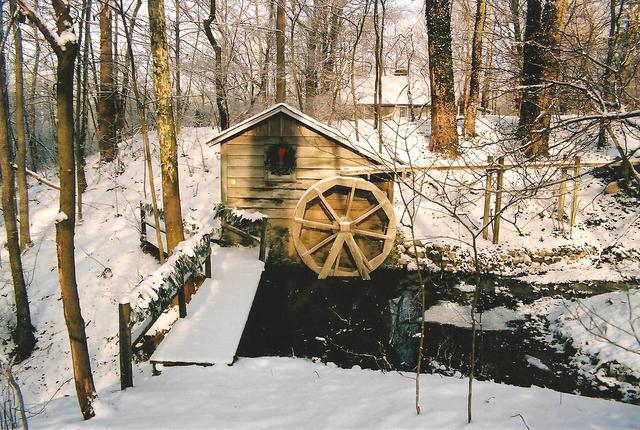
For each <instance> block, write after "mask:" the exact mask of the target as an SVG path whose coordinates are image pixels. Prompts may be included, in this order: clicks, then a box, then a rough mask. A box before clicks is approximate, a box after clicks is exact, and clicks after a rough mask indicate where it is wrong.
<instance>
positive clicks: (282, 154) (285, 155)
mask: <svg viewBox="0 0 640 430" xmlns="http://www.w3.org/2000/svg"><path fill="white" fill-rule="evenodd" d="M264 166H265V167H266V169H267V170H268V171H269V173H271V174H272V175H277V176H285V175H290V174H292V173H293V171H294V170H296V147H295V146H294V145H290V144H288V143H284V142H280V143H276V144H275V145H271V146H269V147H268V148H267V156H266V159H265V162H264Z"/></svg>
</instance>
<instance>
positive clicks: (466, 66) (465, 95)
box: [458, 0, 472, 115]
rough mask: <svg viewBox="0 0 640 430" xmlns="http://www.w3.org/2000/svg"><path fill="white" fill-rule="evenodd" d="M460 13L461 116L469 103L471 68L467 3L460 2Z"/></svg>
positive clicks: (470, 38)
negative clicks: (461, 14) (462, 23)
mask: <svg viewBox="0 0 640 430" xmlns="http://www.w3.org/2000/svg"><path fill="white" fill-rule="evenodd" d="M462 13H463V19H464V41H465V43H464V60H463V63H462V65H463V68H462V73H463V75H464V80H463V84H462V93H461V94H460V98H459V99H458V112H459V113H460V114H461V115H464V113H465V112H466V110H467V103H468V101H469V80H470V72H471V70H470V66H471V46H472V36H471V9H470V6H469V3H468V2H467V1H466V0H465V1H463V2H462Z"/></svg>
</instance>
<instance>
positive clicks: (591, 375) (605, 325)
mask: <svg viewBox="0 0 640 430" xmlns="http://www.w3.org/2000/svg"><path fill="white" fill-rule="evenodd" d="M547 319H548V320H549V322H550V328H551V330H552V331H553V332H555V333H556V334H558V335H559V336H560V337H561V338H565V339H568V340H569V341H570V342H571V345H572V346H573V347H574V348H575V349H576V350H577V354H576V355H575V356H574V358H573V362H574V365H575V366H576V367H577V368H579V369H580V374H581V377H583V378H585V379H587V380H591V381H592V384H593V385H599V386H602V387H612V386H619V387H621V388H622V389H621V391H622V392H624V390H625V389H626V390H627V392H628V393H629V395H633V393H634V392H635V391H637V389H638V385H639V384H640V289H632V290H629V291H616V292H613V293H608V294H600V295H597V296H594V297H589V298H587V299H583V300H575V301H571V302H565V301H562V302H561V303H557V304H556V306H555V308H554V309H552V310H551V312H550V313H549V315H548V316H547Z"/></svg>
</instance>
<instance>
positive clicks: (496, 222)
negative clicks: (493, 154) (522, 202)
mask: <svg viewBox="0 0 640 430" xmlns="http://www.w3.org/2000/svg"><path fill="white" fill-rule="evenodd" d="M503 185H504V157H500V158H498V177H497V179H496V205H495V209H494V213H493V216H494V219H493V243H494V244H497V243H498V241H499V240H500V217H501V214H500V212H501V211H502V186H503Z"/></svg>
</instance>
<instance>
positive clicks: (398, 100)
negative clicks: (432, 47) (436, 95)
mask: <svg viewBox="0 0 640 430" xmlns="http://www.w3.org/2000/svg"><path fill="white" fill-rule="evenodd" d="M409 79H411V102H412V104H413V105H416V106H420V105H426V104H429V103H431V96H430V92H429V83H428V82H427V79H425V78H424V77H423V76H420V75H417V76H411V77H409V76H395V75H386V76H382V101H381V104H383V105H409V97H408V94H407V89H408V88H409ZM355 86H356V101H357V102H358V103H359V104H361V105H373V104H374V96H373V94H374V93H375V90H374V89H375V77H361V78H357V79H356V83H355ZM344 98H345V100H346V101H350V100H351V93H345V94H344Z"/></svg>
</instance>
